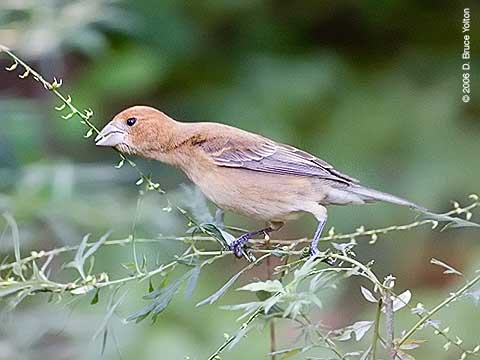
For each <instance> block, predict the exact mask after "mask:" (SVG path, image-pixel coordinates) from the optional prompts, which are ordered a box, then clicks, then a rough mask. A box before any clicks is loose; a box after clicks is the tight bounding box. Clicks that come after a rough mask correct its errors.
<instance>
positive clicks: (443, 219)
mask: <svg viewBox="0 0 480 360" xmlns="http://www.w3.org/2000/svg"><path fill="white" fill-rule="evenodd" d="M348 191H349V192H351V193H353V194H355V195H357V196H359V197H360V198H361V199H362V200H363V201H365V202H373V201H386V202H389V203H392V204H397V205H403V206H408V207H410V208H412V209H414V210H417V211H419V212H420V213H421V215H422V219H424V220H434V221H437V222H440V223H446V225H445V226H444V227H443V229H445V228H447V227H476V228H479V227H480V224H477V223H474V222H472V221H468V220H465V219H462V218H461V217H459V216H450V215H449V214H448V213H445V214H437V213H434V212H431V211H429V210H428V209H426V208H424V207H423V206H420V205H417V204H415V203H413V202H411V201H408V200H405V199H402V198H400V197H398V196H395V195H391V194H387V193H384V192H381V191H378V190H373V189H370V188H367V187H363V186H360V185H353V186H350V187H349V188H348Z"/></svg>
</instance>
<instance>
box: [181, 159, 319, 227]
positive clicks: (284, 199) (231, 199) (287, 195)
mask: <svg viewBox="0 0 480 360" xmlns="http://www.w3.org/2000/svg"><path fill="white" fill-rule="evenodd" d="M192 175H193V176H192ZM195 175H196V174H189V177H190V178H191V179H192V181H193V182H194V183H195V184H196V185H198V186H199V187H200V189H201V190H202V192H203V193H204V194H205V196H207V197H208V198H209V199H210V200H211V201H212V202H214V203H215V204H216V205H217V206H218V207H220V208H222V209H224V210H227V211H232V212H235V213H238V214H241V215H245V216H248V217H251V218H254V219H257V220H264V221H287V220H293V219H296V218H298V217H299V216H301V215H302V214H303V211H304V210H303V207H304V204H305V203H306V202H309V201H312V199H311V193H310V192H311V184H310V181H309V180H308V178H301V177H296V176H289V175H274V174H268V173H261V172H256V171H251V170H244V169H234V168H218V169H216V171H211V172H208V173H203V174H202V175H201V176H195Z"/></svg>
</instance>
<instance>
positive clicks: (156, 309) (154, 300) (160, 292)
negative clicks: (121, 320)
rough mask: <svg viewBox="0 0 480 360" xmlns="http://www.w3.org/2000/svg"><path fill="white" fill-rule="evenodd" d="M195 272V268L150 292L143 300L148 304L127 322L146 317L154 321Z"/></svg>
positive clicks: (129, 317)
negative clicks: (147, 301)
mask: <svg viewBox="0 0 480 360" xmlns="http://www.w3.org/2000/svg"><path fill="white" fill-rule="evenodd" d="M195 271H197V270H196V268H193V269H192V270H190V271H188V272H186V273H185V274H183V276H182V277H181V278H180V279H177V280H176V281H175V282H173V283H171V284H170V285H167V286H165V287H162V286H161V287H159V288H158V289H156V290H154V291H152V292H150V293H149V294H147V295H145V296H144V297H143V298H144V299H146V300H151V301H150V303H149V304H148V305H147V306H145V307H143V308H142V309H140V310H138V311H136V312H134V313H133V314H131V315H130V316H128V317H127V319H126V320H127V321H135V322H137V323H138V322H140V321H142V320H144V319H145V318H146V317H147V316H149V315H152V316H153V318H154V319H155V318H156V316H157V315H158V314H160V313H161V312H162V311H163V310H165V309H166V308H167V306H168V305H169V304H170V302H171V301H172V299H173V297H174V296H175V294H176V293H177V292H178V290H179V289H180V286H181V285H182V284H183V283H184V282H185V281H186V280H187V279H189V278H190V277H191V276H192V274H193V273H194V272H195Z"/></svg>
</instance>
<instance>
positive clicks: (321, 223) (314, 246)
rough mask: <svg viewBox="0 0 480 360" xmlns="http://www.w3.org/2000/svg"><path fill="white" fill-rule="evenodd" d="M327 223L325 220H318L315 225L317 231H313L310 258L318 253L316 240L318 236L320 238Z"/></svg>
mask: <svg viewBox="0 0 480 360" xmlns="http://www.w3.org/2000/svg"><path fill="white" fill-rule="evenodd" d="M326 222H327V219H325V220H320V221H319V222H318V225H317V230H315V235H313V240H312V243H311V244H310V256H316V255H318V254H319V253H320V251H318V248H317V247H318V240H319V239H320V236H322V231H323V227H324V226H325V223H326Z"/></svg>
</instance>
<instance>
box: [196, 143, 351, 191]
mask: <svg viewBox="0 0 480 360" xmlns="http://www.w3.org/2000/svg"><path fill="white" fill-rule="evenodd" d="M200 147H201V148H202V149H203V151H204V152H205V153H206V154H207V155H208V156H209V157H210V158H211V159H212V160H213V161H214V163H215V164H216V165H218V166H225V167H234V168H244V169H248V170H252V171H260V172H266V173H271V174H279V175H282V174H283V175H297V176H312V177H319V178H323V179H328V180H333V181H338V182H341V183H345V184H354V183H358V180H356V179H354V178H352V177H350V176H348V175H345V174H343V173H341V172H340V171H337V170H335V169H334V168H333V166H332V165H330V164H329V163H327V162H326V161H324V160H322V159H319V158H317V157H316V156H313V155H312V154H309V153H307V152H306V151H303V150H299V149H297V148H295V147H293V146H290V145H283V144H278V143H275V142H273V141H271V140H269V139H265V138H263V137H261V136H255V137H253V138H245V137H242V138H240V139H234V138H232V137H229V138H226V137H215V138H211V139H209V140H206V141H204V142H202V143H201V144H200Z"/></svg>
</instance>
